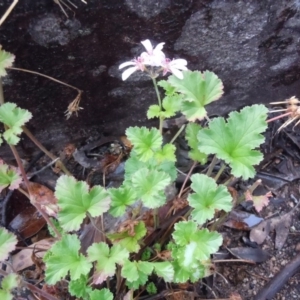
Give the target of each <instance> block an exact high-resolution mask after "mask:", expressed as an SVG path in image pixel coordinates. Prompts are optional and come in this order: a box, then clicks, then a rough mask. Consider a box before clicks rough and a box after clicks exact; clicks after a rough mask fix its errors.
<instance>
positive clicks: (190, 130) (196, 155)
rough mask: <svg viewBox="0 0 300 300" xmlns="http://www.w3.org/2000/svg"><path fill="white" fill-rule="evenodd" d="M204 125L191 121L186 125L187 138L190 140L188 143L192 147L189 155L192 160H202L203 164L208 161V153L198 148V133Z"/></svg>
mask: <svg viewBox="0 0 300 300" xmlns="http://www.w3.org/2000/svg"><path fill="white" fill-rule="evenodd" d="M201 128H202V127H201V126H200V125H199V124H196V123H189V124H188V125H187V127H186V131H185V134H186V136H185V137H186V139H187V141H188V145H189V146H190V147H191V150H190V151H189V157H190V158H191V159H192V160H195V161H198V162H200V163H201V164H202V165H204V164H205V163H206V161H207V155H206V154H205V153H202V152H200V151H199V150H198V144H199V142H198V139H197V135H198V132H199V131H200V129H201Z"/></svg>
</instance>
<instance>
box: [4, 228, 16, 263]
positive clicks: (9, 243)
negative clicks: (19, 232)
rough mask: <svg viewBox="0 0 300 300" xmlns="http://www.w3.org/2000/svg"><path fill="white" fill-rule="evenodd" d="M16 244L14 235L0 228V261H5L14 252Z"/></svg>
mask: <svg viewBox="0 0 300 300" xmlns="http://www.w3.org/2000/svg"><path fill="white" fill-rule="evenodd" d="M17 242H18V241H17V238H16V237H15V235H14V234H12V233H10V232H8V231H7V230H6V229H5V228H3V227H0V261H4V260H5V259H7V256H8V254H9V253H10V252H11V251H13V250H15V248H16V245H17Z"/></svg>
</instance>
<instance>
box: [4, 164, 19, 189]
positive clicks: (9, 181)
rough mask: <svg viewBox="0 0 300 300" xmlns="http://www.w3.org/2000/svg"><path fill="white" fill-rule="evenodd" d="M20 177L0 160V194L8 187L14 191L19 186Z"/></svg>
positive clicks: (14, 169) (13, 169)
mask: <svg viewBox="0 0 300 300" xmlns="http://www.w3.org/2000/svg"><path fill="white" fill-rule="evenodd" d="M21 182H22V177H21V176H20V175H19V173H18V172H17V170H16V168H13V167H9V166H8V165H6V164H4V163H3V161H2V160H1V159H0V192H1V191H2V190H3V189H4V188H6V187H8V186H9V189H10V190H15V189H17V188H18V187H19V186H20V183H21Z"/></svg>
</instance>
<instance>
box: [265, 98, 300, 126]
mask: <svg viewBox="0 0 300 300" xmlns="http://www.w3.org/2000/svg"><path fill="white" fill-rule="evenodd" d="M299 103H300V101H299V100H298V98H296V97H295V96H293V97H291V98H289V99H286V100H285V101H279V102H271V103H270V104H271V105H280V104H284V105H286V108H285V109H276V110H272V111H270V112H281V111H285V113H284V114H282V115H279V116H277V117H274V118H271V119H269V120H268V122H272V121H275V120H277V119H280V118H283V117H286V116H288V119H287V121H286V122H284V123H283V124H282V125H281V126H280V127H279V128H278V130H277V132H280V131H281V130H282V129H283V128H285V127H287V126H288V125H290V124H291V123H293V122H294V121H296V120H298V119H300V106H298V104H299ZM299 123H300V120H299V121H298V122H297V123H296V124H295V125H294V127H295V126H297V125H298V124H299ZM294 127H293V129H294Z"/></svg>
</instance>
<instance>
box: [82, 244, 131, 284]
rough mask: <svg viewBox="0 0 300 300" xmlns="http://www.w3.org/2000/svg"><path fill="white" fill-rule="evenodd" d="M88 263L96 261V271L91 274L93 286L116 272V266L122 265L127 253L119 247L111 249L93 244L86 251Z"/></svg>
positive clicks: (127, 255) (105, 245)
mask: <svg viewBox="0 0 300 300" xmlns="http://www.w3.org/2000/svg"><path fill="white" fill-rule="evenodd" d="M87 253H88V261H90V262H94V261H96V262H97V264H96V270H95V271H94V274H93V284H101V283H102V282H104V281H105V280H106V279H107V278H108V277H111V276H113V275H114V274H115V272H116V264H119V265H123V264H124V262H125V260H126V259H128V257H129V252H128V251H127V250H126V249H124V248H123V247H122V246H121V245H113V246H112V247H111V248H109V247H108V245H107V244H106V243H103V242H101V243H97V244H96V243H94V244H93V245H92V246H90V247H89V248H88V250H87Z"/></svg>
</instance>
